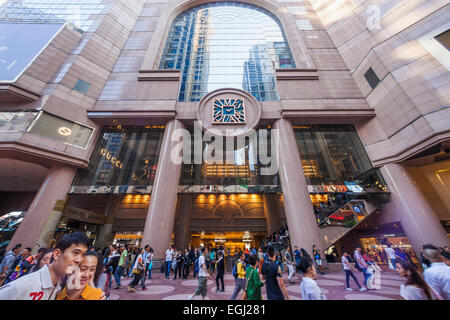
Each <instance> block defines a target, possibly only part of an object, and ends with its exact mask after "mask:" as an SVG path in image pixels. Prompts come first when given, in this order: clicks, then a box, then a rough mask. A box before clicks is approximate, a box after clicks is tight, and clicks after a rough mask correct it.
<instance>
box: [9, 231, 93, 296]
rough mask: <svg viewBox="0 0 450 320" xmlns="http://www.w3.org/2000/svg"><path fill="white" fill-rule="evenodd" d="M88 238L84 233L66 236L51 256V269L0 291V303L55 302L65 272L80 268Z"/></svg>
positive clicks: (25, 277) (17, 281)
mask: <svg viewBox="0 0 450 320" xmlns="http://www.w3.org/2000/svg"><path fill="white" fill-rule="evenodd" d="M87 245H88V237H87V236H86V234H84V233H83V232H74V233H70V234H65V235H64V236H63V237H62V238H61V239H60V240H59V241H58V242H57V243H56V246H55V249H54V250H53V252H52V258H51V262H50V265H49V266H48V267H47V266H46V265H44V266H43V267H42V268H41V269H39V271H37V272H33V273H30V274H28V275H26V276H23V277H21V278H19V279H17V280H16V281H13V282H11V283H8V284H7V285H5V286H3V287H1V288H0V300H54V299H55V297H56V294H57V293H58V292H59V290H60V288H61V287H60V280H61V278H62V277H63V276H65V275H66V274H67V271H68V268H69V267H73V266H79V265H80V263H81V262H82V260H83V256H84V254H85V253H86V251H87V248H88V247H87Z"/></svg>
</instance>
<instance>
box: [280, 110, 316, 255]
mask: <svg viewBox="0 0 450 320" xmlns="http://www.w3.org/2000/svg"><path fill="white" fill-rule="evenodd" d="M274 129H278V132H279V144H280V146H279V171H278V173H279V176H280V181H281V188H282V190H283V197H284V207H285V212H286V220H287V224H288V228H289V237H290V239H291V245H292V247H293V246H294V245H297V246H298V247H299V248H304V249H305V250H306V251H307V252H308V253H309V254H310V255H311V256H312V247H313V245H317V247H318V248H319V249H320V250H321V253H322V258H323V261H324V262H325V256H324V250H323V249H324V248H323V246H322V242H321V238H320V234H319V226H318V225H317V222H316V217H315V215H314V210H313V206H312V203H311V199H310V196H309V191H308V185H307V182H306V178H305V175H304V173H303V166H302V161H301V158H300V154H299V152H298V147H297V142H296V140H295V135H294V130H293V129H292V125H291V123H290V121H288V120H286V119H280V120H278V121H276V122H275V125H274Z"/></svg>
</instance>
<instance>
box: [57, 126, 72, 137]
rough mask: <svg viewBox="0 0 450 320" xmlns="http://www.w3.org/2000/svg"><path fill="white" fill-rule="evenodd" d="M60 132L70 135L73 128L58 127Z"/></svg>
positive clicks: (63, 134)
mask: <svg viewBox="0 0 450 320" xmlns="http://www.w3.org/2000/svg"><path fill="white" fill-rule="evenodd" d="M58 133H59V134H60V135H62V136H70V135H71V134H72V130H70V129H69V128H67V127H60V128H59V129H58Z"/></svg>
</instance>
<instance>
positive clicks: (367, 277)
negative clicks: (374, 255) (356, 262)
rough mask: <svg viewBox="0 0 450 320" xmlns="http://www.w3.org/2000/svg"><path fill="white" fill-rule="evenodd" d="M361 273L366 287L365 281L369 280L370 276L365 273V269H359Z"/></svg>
mask: <svg viewBox="0 0 450 320" xmlns="http://www.w3.org/2000/svg"><path fill="white" fill-rule="evenodd" d="M361 271H362V273H363V274H364V285H365V286H366V287H367V279H369V277H370V274H368V273H367V268H361Z"/></svg>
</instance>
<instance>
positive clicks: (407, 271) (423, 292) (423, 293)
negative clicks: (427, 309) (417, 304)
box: [396, 260, 433, 300]
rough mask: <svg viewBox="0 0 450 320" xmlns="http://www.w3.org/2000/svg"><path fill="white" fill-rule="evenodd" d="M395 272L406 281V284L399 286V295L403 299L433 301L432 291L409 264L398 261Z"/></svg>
mask: <svg viewBox="0 0 450 320" xmlns="http://www.w3.org/2000/svg"><path fill="white" fill-rule="evenodd" d="M396 270H397V273H398V275H399V276H401V277H403V278H405V279H406V282H405V283H404V284H402V285H401V286H400V295H401V296H402V297H403V299H405V300H433V295H432V289H431V288H430V287H429V286H428V285H427V283H426V282H425V280H424V279H423V277H422V276H421V275H420V274H419V272H417V269H416V267H415V266H414V265H413V264H412V263H411V262H409V261H404V260H400V261H398V262H397V266H396Z"/></svg>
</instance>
